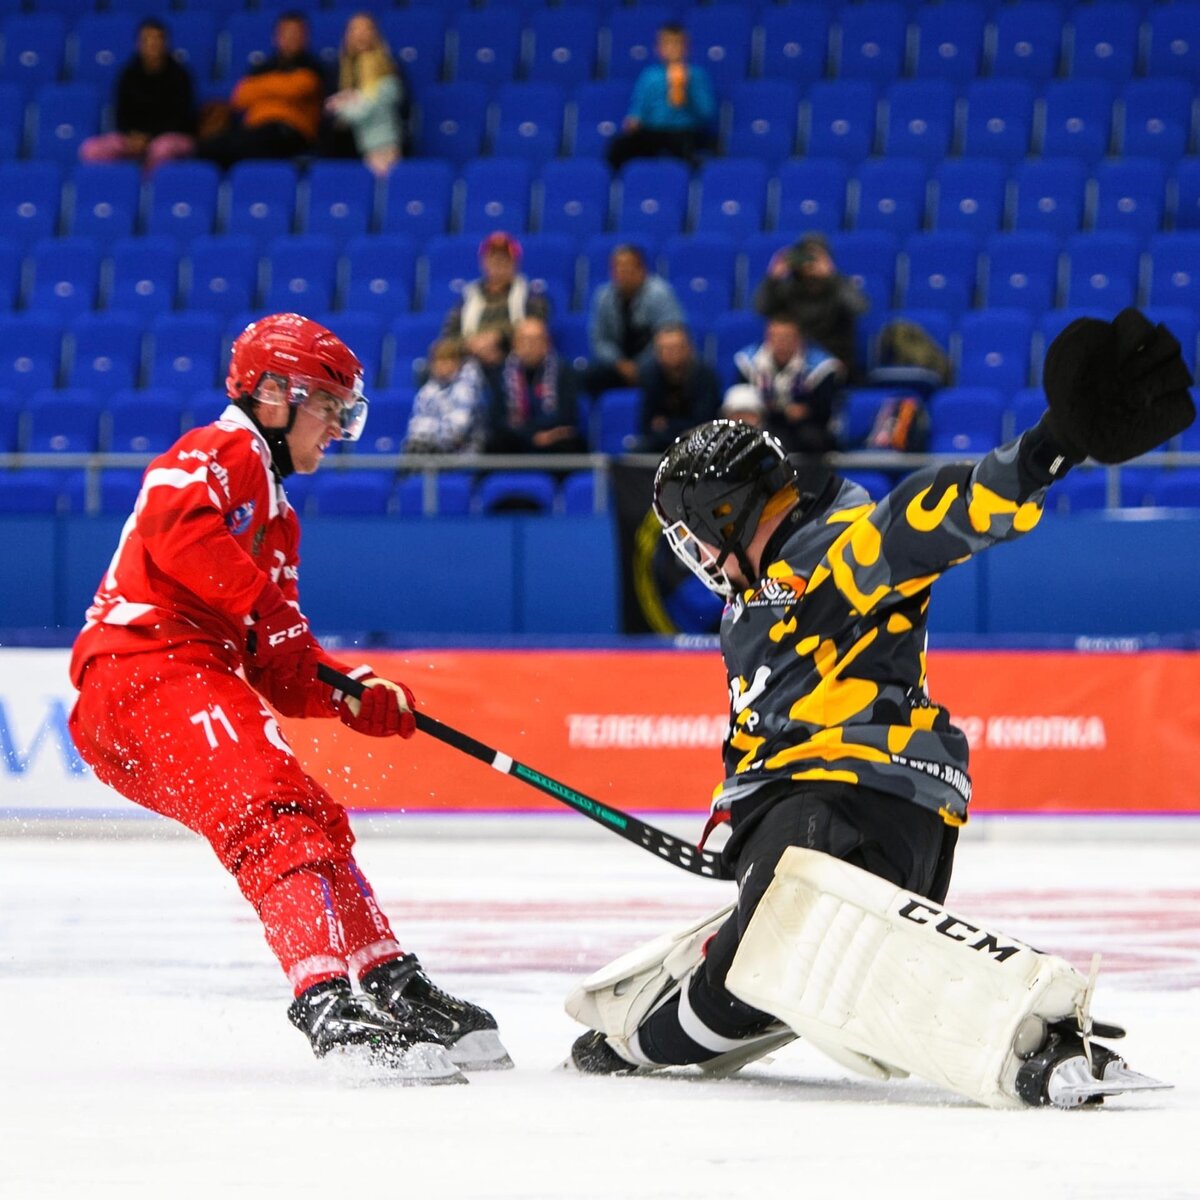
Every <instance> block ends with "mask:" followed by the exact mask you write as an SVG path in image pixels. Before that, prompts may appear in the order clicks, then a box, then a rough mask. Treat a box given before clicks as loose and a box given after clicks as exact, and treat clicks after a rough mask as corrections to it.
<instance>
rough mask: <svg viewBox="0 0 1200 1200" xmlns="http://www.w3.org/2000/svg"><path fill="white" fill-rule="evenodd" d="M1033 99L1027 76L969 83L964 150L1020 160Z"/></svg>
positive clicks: (1030, 124) (1025, 149)
mask: <svg viewBox="0 0 1200 1200" xmlns="http://www.w3.org/2000/svg"><path fill="white" fill-rule="evenodd" d="M1022 7H1024V6H1022ZM1013 11H1016V10H1015V9H1014V10H1013ZM1034 99H1035V93H1034V87H1033V84H1032V83H1030V82H1029V81H1028V80H1025V79H976V80H974V81H973V82H972V83H970V84H968V85H967V92H966V103H967V119H966V126H965V128H964V131H963V148H962V149H963V154H965V155H968V156H969V157H972V158H994V159H999V160H1000V161H1002V162H1006V163H1017V162H1020V161H1021V159H1023V158H1024V157H1025V155H1026V153H1027V152H1028V150H1029V143H1030V135H1031V131H1032V129H1033V109H1034Z"/></svg>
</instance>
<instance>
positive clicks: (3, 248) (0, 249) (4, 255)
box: [0, 238, 23, 312]
mask: <svg viewBox="0 0 1200 1200" xmlns="http://www.w3.org/2000/svg"><path fill="white" fill-rule="evenodd" d="M22 260H23V255H22V253H21V246H20V245H19V244H18V243H17V242H12V241H9V240H8V239H7V238H0V312H6V311H8V310H9V309H11V308H14V307H15V306H16V303H17V300H18V299H19V298H20V294H21V263H22Z"/></svg>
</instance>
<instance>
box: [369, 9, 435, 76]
mask: <svg viewBox="0 0 1200 1200" xmlns="http://www.w3.org/2000/svg"><path fill="white" fill-rule="evenodd" d="M376 19H377V20H378V21H379V27H380V29H381V30H382V32H383V34H384V36H385V38H386V39H387V43H388V46H389V47H390V48H391V51H392V56H393V57H394V58H395V60H396V62H397V63H398V64H399V66H400V68H401V70H403V72H404V80H405V83H407V85H408V86H409V88H410V89H411V90H412V91H413V93H414V94H416V95H420V94H422V93H423V92H424V91H425V90H426V89H427V88H429V87H430V86H432V85H433V84H435V83H437V82H438V81H439V80H440V79H441V78H442V74H443V67H444V65H445V61H446V26H447V24H448V23H449V19H450V13H449V10H448V9H447V8H445V7H443V6H442V5H434V4H423V5H422V6H421V8H420V16H419V18H417V15H416V14H415V13H414V12H413V11H412V9H411V8H403V9H380V10H378V11H377V13H376Z"/></svg>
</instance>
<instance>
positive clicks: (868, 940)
mask: <svg viewBox="0 0 1200 1200" xmlns="http://www.w3.org/2000/svg"><path fill="white" fill-rule="evenodd" d="M725 983H726V986H727V987H728V988H729V990H730V991H731V992H732V993H733V994H734V995H735V996H737V997H738V998H739V999H740V1000H743V1001H745V1002H746V1003H747V1004H752V1005H754V1006H755V1007H756V1008H761V1009H763V1010H764V1011H765V1012H769V1013H771V1014H772V1015H773V1016H775V1017H778V1018H779V1019H780V1020H781V1021H784V1022H786V1023H787V1024H788V1025H789V1026H790V1027H791V1028H792V1029H793V1030H795V1031H796V1033H798V1034H799V1035H800V1036H801V1037H805V1038H808V1039H809V1040H811V1041H812V1042H813V1043H814V1044H815V1045H816V1046H817V1048H818V1049H822V1050H825V1051H826V1052H827V1053H829V1054H831V1056H832V1057H834V1058H836V1059H837V1060H838V1061H840V1062H843V1063H844V1064H845V1065H848V1066H852V1067H855V1068H856V1069H860V1070H861V1069H863V1066H861V1065H859V1062H860V1061H863V1062H865V1065H866V1066H867V1067H868V1068H869V1067H871V1066H874V1067H879V1068H881V1069H882V1070H883V1071H885V1072H886V1073H888V1074H900V1073H905V1072H907V1073H911V1074H913V1075H918V1076H920V1077H921V1078H923V1079H927V1080H930V1081H932V1082H934V1083H938V1084H941V1085H942V1086H944V1087H947V1088H950V1089H951V1090H953V1091H955V1092H958V1093H960V1094H962V1095H964V1096H969V1097H970V1098H971V1099H973V1100H976V1101H978V1102H979V1103H980V1104H986V1105H988V1106H989V1107H993V1108H1020V1107H1023V1105H1022V1102H1021V1101H1020V1100H1019V1099H1017V1098H1016V1095H1015V1091H1014V1087H1013V1081H1014V1079H1015V1076H1016V1071H1017V1067H1018V1066H1019V1065H1020V1061H1021V1060H1020V1059H1019V1058H1018V1056H1017V1054H1016V1051H1015V1049H1014V1046H1015V1045H1016V1044H1017V1042H1018V1040H1020V1041H1022V1042H1024V1043H1026V1044H1024V1045H1022V1047H1021V1049H1022V1050H1023V1051H1024V1052H1025V1053H1029V1052H1030V1051H1032V1050H1035V1049H1036V1048H1037V1046H1038V1042H1039V1040H1040V1033H1038V1032H1037V1029H1038V1023H1039V1020H1040V1021H1047V1022H1049V1021H1054V1020H1060V1019H1062V1018H1063V1017H1067V1016H1071V1015H1073V1014H1075V1013H1076V1012H1077V1011H1078V1010H1079V1009H1080V1008H1081V1006H1083V1005H1084V1002H1085V992H1086V989H1087V980H1086V979H1085V978H1084V976H1083V975H1081V974H1080V973H1079V972H1078V971H1076V970H1075V969H1074V968H1073V967H1072V966H1071V965H1070V963H1068V962H1066V961H1065V960H1063V959H1061V958H1057V957H1055V956H1053V955H1049V954H1042V953H1039V952H1038V951H1036V950H1034V949H1031V948H1030V947H1029V946H1026V945H1024V944H1023V943H1021V942H1018V941H1016V940H1015V939H1013V938H1010V937H1006V936H1005V935H1003V934H999V933H994V932H990V931H988V930H986V929H984V928H983V927H982V926H980V925H978V924H976V923H974V922H971V921H968V920H966V919H964V918H962V917H959V916H957V915H955V914H953V913H951V912H949V911H947V910H946V909H945V908H943V907H942V906H941V905H938V904H934V903H933V901H931V900H926V899H924V898H923V897H920V896H917V895H914V894H913V893H911V892H907V891H905V890H904V889H903V888H898V887H896V886H895V885H894V884H891V883H888V882H887V880H885V879H880V878H879V877H878V876H875V875H871V874H870V873H868V872H866V871H862V870H859V869H858V868H857V867H853V866H850V865H849V864H847V863H844V862H841V861H840V860H838V859H835V858H832V857H830V856H829V855H827V854H822V853H819V852H817V851H814V850H804V849H800V848H799V847H792V848H790V849H789V850H787V851H786V852H785V853H784V855H783V857H782V858H781V859H780V862H779V865H778V866H777V868H776V870H775V877H774V879H773V880H772V882H771V884H770V886H769V887H768V888H767V890H766V892H765V893H764V895H763V898H762V900H761V901H759V904H758V907H757V909H756V910H755V913H754V916H753V917H752V918H751V920H750V924H749V926H748V928H747V930H746V933H745V935H744V936H743V938H742V941H741V944H740V945H739V947H738V952H737V954H736V956H735V957H734V960H733V965H732V967H731V968H730V970H729V974H728V976H727V977H726V981H725ZM1031 1031H1033V1044H1032V1045H1029V1044H1027V1043H1028V1042H1029V1040H1030V1033H1031ZM1019 1035H1020V1038H1019ZM871 1073H874V1072H871Z"/></svg>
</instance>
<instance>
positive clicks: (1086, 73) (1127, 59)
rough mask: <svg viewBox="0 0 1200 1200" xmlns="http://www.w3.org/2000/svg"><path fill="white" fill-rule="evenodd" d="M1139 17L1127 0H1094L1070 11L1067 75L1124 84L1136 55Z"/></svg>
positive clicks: (1136, 10) (1135, 7) (1130, 72)
mask: <svg viewBox="0 0 1200 1200" xmlns="http://www.w3.org/2000/svg"><path fill="white" fill-rule="evenodd" d="M1140 22H1141V14H1140V13H1139V11H1138V9H1137V6H1136V5H1134V4H1130V3H1128V0H1096V2H1095V3H1093V4H1076V5H1075V7H1074V8H1073V9H1072V10H1071V34H1070V36H1069V38H1068V39H1067V45H1068V47H1069V51H1068V54H1067V74H1068V75H1070V76H1071V78H1072V79H1106V80H1109V81H1110V82H1112V83H1124V82H1125V80H1127V79H1128V78H1129V77H1130V76H1131V75H1132V74H1133V68H1134V63H1135V61H1136V59H1137V54H1138V26H1139V24H1140Z"/></svg>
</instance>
